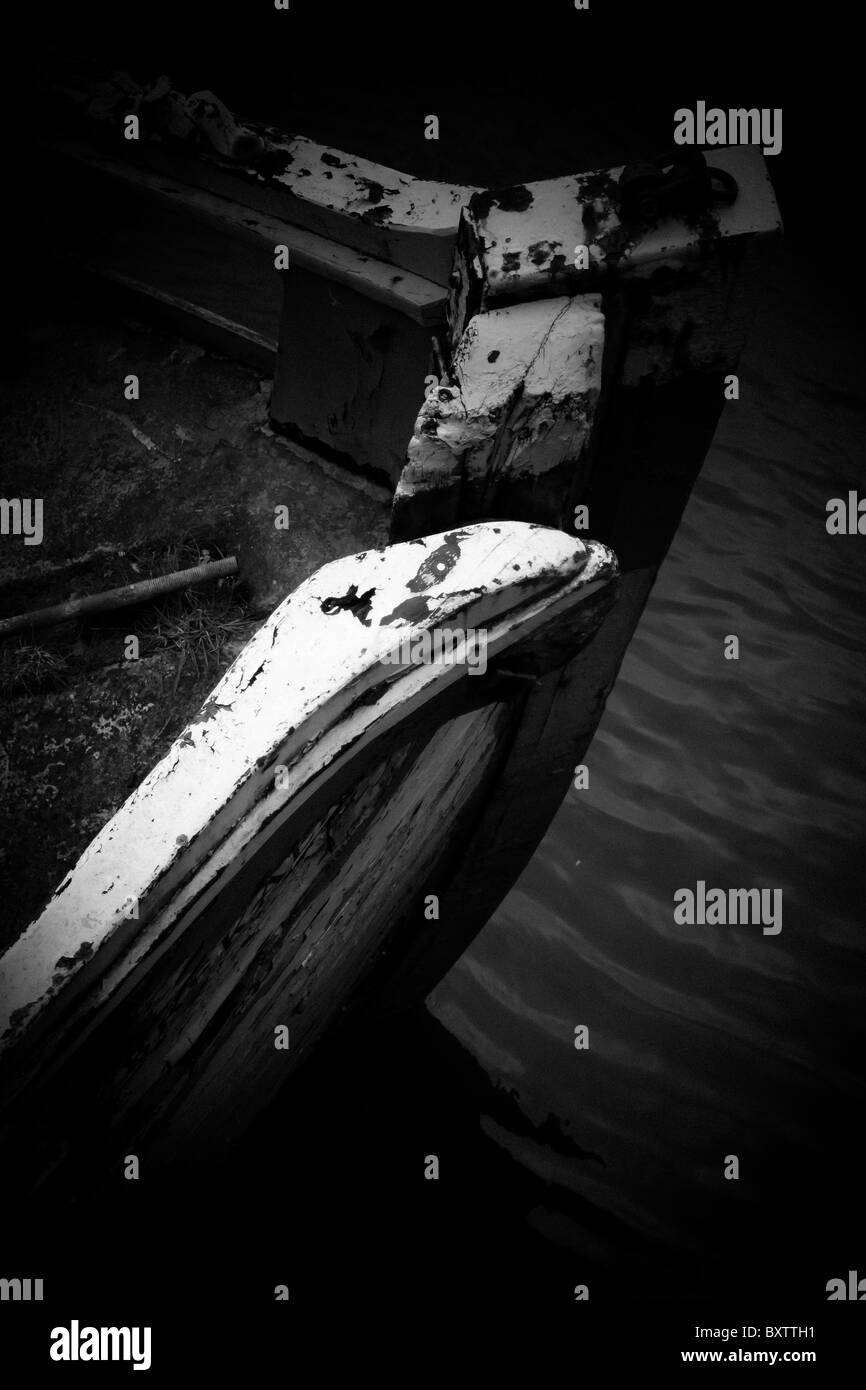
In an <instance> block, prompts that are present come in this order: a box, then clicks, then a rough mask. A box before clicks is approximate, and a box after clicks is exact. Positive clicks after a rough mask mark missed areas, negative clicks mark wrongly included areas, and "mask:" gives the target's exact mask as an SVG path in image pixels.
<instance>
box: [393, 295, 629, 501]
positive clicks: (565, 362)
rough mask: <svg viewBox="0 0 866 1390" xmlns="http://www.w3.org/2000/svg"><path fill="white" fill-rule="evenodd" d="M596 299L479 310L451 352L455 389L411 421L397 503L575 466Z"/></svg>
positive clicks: (591, 375) (596, 369) (598, 317)
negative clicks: (464, 486) (461, 486)
mask: <svg viewBox="0 0 866 1390" xmlns="http://www.w3.org/2000/svg"><path fill="white" fill-rule="evenodd" d="M603 351H604V316H603V314H602V312H601V300H600V297H599V296H598V295H593V294H587V295H578V296H575V297H574V298H573V299H568V298H559V299H539V300H532V301H530V302H529V303H527V304H516V305H512V306H510V307H509V308H505V309H493V310H491V311H490V312H488V313H483V314H476V315H475V317H474V318H473V319H472V320H471V321H470V323H469V325H468V326H467V328H466V331H465V332H464V334H463V336H462V338H461V340H460V343H459V344H458V347H457V350H456V352H455V354H454V361H453V365H452V377H453V380H454V382H455V385H454V386H453V387H450V388H446V389H443V390H440V391H438V392H436V391H434V392H432V393H431V396H430V397H429V398H428V399H427V400H425V402H424V405H423V406H422V408H421V413H420V414H419V416H418V419H417V421H416V424H415V430H414V433H413V436H412V439H411V441H410V444H409V449H408V452H407V462H406V466H405V467H404V469H403V473H402V475H401V478H400V481H399V483H398V486H397V491H396V494H395V506H398V505H400V504H401V503H402V502H404V501H406V500H407V499H408V498H410V497H412V496H414V495H415V494H416V493H418V492H421V491H424V492H426V491H430V490H435V489H436V488H448V487H450V486H454V485H455V484H457V483H458V482H468V483H469V484H470V485H471V484H472V483H473V482H474V483H475V484H477V485H478V486H479V487H480V486H484V485H485V483H486V482H489V483H490V485H491V486H495V485H497V484H498V483H500V482H501V481H502V480H503V479H504V478H507V477H511V478H515V477H518V476H520V475H521V474H524V473H525V474H535V475H537V476H541V475H543V474H544V473H546V472H549V471H550V470H551V469H553V468H555V467H557V466H558V465H559V464H561V463H563V462H565V461H566V460H572V461H573V462H574V463H575V466H577V463H578V460H579V458H580V455H581V452H582V450H583V448H584V445H585V443H586V441H587V439H588V436H589V431H590V428H591V423H592V418H593V412H594V409H595V404H596V402H597V399H598V394H599V390H600V386H601V363H602V354H603Z"/></svg>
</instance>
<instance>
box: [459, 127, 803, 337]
mask: <svg viewBox="0 0 866 1390" xmlns="http://www.w3.org/2000/svg"><path fill="white" fill-rule="evenodd" d="M708 163H709V165H710V166H711V167H717V168H719V169H724V170H725V171H727V172H728V173H729V174H731V175H732V176H733V177H734V178H735V179H736V181H737V184H738V188H739V192H738V196H737V198H736V200H735V201H734V202H733V203H731V204H718V205H716V206H714V207H713V208H712V209H711V211H709V212H708V213H707V214H706V215H705V216H703V217H701V218H700V219H699V220H698V221H697V222H695V223H693V224H692V225H690V224H689V223H688V222H686V221H685V220H684V219H682V218H680V217H663V218H660V219H659V220H658V222H657V223H655V224H654V225H653V226H649V227H642V228H641V229H640V230H638V231H636V232H635V233H634V235H633V237H630V236H629V235H628V233H627V231H626V230H625V229H624V228H623V225H622V223H621V222H620V219H619V217H618V215H617V212H616V209H615V205H614V202H613V200H612V187H613V184H614V183H615V181H616V180H617V179H618V178H619V176H620V174H621V173H622V166H620V167H618V168H615V169H610V170H603V171H595V172H592V173H588V174H574V175H569V176H568V177H567V178H560V179H546V180H543V181H540V182H538V183H528V184H526V185H525V186H523V187H522V188H520V189H519V190H508V193H507V194H503V195H502V201H503V202H505V204H506V206H505V207H502V206H500V204H499V203H498V202H497V201H496V194H495V192H493V193H490V194H481V195H479V198H478V199H477V200H476V201H475V202H474V203H473V204H470V207H469V209H468V210H467V213H466V214H465V218H464V227H463V229H462V232H461V243H462V244H461V257H460V265H459V277H460V278H459V284H458V285H457V286H456V287H455V289H454V291H453V294H452V306H451V319H452V331H453V332H457V333H459V332H460V331H461V330H462V326H463V319H464V317H465V314H466V312H467V308H466V306H467V303H468V302H474V308H475V309H476V310H477V309H478V308H479V307H480V308H485V307H492V306H493V305H494V304H495V303H496V302H497V301H498V300H502V299H512V300H513V299H521V300H522V299H527V298H531V297H534V296H555V295H558V294H562V293H563V292H564V291H565V290H569V291H570V292H571V293H574V292H575V291H578V290H581V289H584V288H589V287H590V286H592V285H593V284H594V283H596V282H597V280H598V276H599V273H600V272H604V271H607V270H608V269H610V268H611V267H615V269H616V271H617V273H618V274H619V275H626V274H628V275H644V276H646V275H651V274H652V273H653V272H654V271H656V270H658V269H659V268H660V266H662V265H669V266H671V267H677V266H682V265H688V264H691V263H692V262H693V261H694V260H695V258H696V257H697V256H699V254H700V253H701V250H702V248H706V247H707V246H708V244H710V243H711V242H713V241H718V240H722V241H725V240H730V239H731V238H735V237H754V236H766V235H773V234H774V233H776V232H778V231H779V230H780V228H781V219H780V216H779V210H778V205H777V203H776V198H775V194H774V193H773V187H772V184H771V183H770V180H769V176H768V174H767V166H766V163H765V161H764V158H763V156H762V155H761V154H760V152H759V151H757V150H755V149H752V148H748V147H736V148H732V149H718V150H712V151H710V152H709V153H708ZM491 199H492V201H491ZM488 203H489V204H490V205H489V208H488V207H487V206H486V205H487V204H488ZM479 205H480V211H479ZM515 205H517V206H520V207H522V210H519V211H518V210H516V207H515ZM578 246H586V247H587V249H588V252H589V258H590V266H589V269H578V268H576V267H575V264H574V261H575V248H576V247H578ZM470 287H474V300H473V290H472V289H471V288H470Z"/></svg>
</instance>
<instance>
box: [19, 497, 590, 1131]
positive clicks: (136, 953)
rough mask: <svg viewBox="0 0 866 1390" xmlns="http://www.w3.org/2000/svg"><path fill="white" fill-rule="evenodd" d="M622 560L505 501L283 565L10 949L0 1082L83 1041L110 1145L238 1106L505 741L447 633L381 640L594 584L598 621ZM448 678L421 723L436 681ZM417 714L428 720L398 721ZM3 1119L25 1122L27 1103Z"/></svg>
mask: <svg viewBox="0 0 866 1390" xmlns="http://www.w3.org/2000/svg"><path fill="white" fill-rule="evenodd" d="M615 575H616V566H615V561H614V559H613V556H612V555H611V553H610V552H609V551H608V550H606V549H605V548H604V547H601V546H594V545H590V546H584V545H583V544H582V543H581V542H580V541H578V540H576V539H574V538H569V537H567V536H565V535H563V534H561V533H558V532H554V531H549V530H545V529H543V528H539V527H536V526H532V525H525V524H518V523H514V524H510V525H507V524H506V525H502V526H499V525H493V524H490V525H481V526H477V527H470V528H466V529H462V530H460V531H458V532H454V533H449V534H447V535H439V536H434V537H428V538H427V539H426V540H425V541H423V542H418V541H416V542H412V543H410V544H407V545H403V546H392V547H389V548H388V549H387V550H385V551H371V552H364V553H362V554H361V555H357V556H350V557H348V558H346V559H343V560H338V561H335V562H333V563H332V564H330V565H327V566H325V567H324V568H323V569H322V570H320V571H318V572H317V574H316V575H314V576H313V577H312V578H311V579H310V580H308V581H306V582H305V583H304V584H303V585H301V587H300V588H299V589H298V590H297V591H296V592H295V594H293V595H291V596H290V597H289V598H288V599H287V600H286V601H285V602H284V603H283V604H282V605H281V606H280V608H278V609H277V610H276V612H275V613H274V614H273V615H272V617H271V619H269V621H268V622H267V623H266V624H265V625H264V627H263V628H262V629H261V630H260V631H259V632H258V633H257V634H256V636H255V637H254V638H253V640H252V641H251V642H250V643H249V644H248V646H247V647H246V648H245V649H244V652H243V653H242V654H241V656H240V657H239V658H238V660H237V661H236V662H235V664H234V666H233V667H232V668H231V669H230V671H229V672H228V673H227V674H226V675H225V676H224V677H223V679H222V680H221V681H220V683H219V684H218V685H217V687H216V688H215V690H214V692H213V694H212V696H211V697H210V699H209V700H208V701H207V702H206V704H205V706H204V707H203V709H202V712H201V714H200V715H199V716H198V718H197V719H195V720H193V721H192V723H191V724H190V725H189V726H188V728H187V729H186V730H185V731H184V733H183V734H182V735H181V736H180V738H179V739H178V740H177V742H176V743H175V744H174V745H173V747H172V749H171V750H170V752H169V753H168V754H167V756H166V757H165V758H164V759H163V761H162V762H161V763H160V764H159V765H158V766H157V767H156V768H154V770H153V772H152V773H151V774H150V775H149V776H148V777H147V778H146V779H145V781H144V782H143V783H142V785H141V786H140V787H139V788H138V789H137V791H136V792H135V793H134V794H133V795H132V796H131V797H130V798H129V800H128V801H127V802H126V803H125V804H124V806H123V807H121V809H120V810H119V811H118V812H117V814H116V815H115V816H114V817H113V819H112V820H111V821H110V822H109V823H108V824H107V825H106V826H105V827H104V828H103V830H102V831H101V832H100V833H99V835H98V836H97V837H96V839H95V840H94V841H93V842H92V844H91V845H90V846H89V847H88V849H87V850H86V851H85V853H84V855H83V856H82V858H81V859H80V860H79V862H78V864H77V865H76V867H75V868H74V869H73V870H72V871H71V873H70V874H69V875H67V877H66V879H65V880H64V881H63V883H62V884H61V885H60V887H59V889H58V890H57V893H56V894H55V896H54V898H53V899H52V900H51V902H50V903H49V904H48V906H47V907H46V909H45V911H44V912H43V913H42V915H41V916H40V918H39V919H38V920H37V921H36V922H35V923H34V924H33V925H32V926H31V927H30V928H29V929H28V931H27V932H26V933H25V934H24V936H23V937H21V938H20V939H19V941H18V942H16V943H15V944H14V945H13V946H12V947H11V948H10V949H9V950H8V951H7V953H6V955H5V957H4V959H3V968H2V991H0V1046H2V1048H3V1059H2V1063H3V1072H4V1081H5V1082H6V1084H7V1087H8V1089H9V1092H10V1094H11V1093H13V1092H14V1093H16V1094H19V1095H21V1096H22V1097H23V1100H22V1104H23V1105H24V1106H25V1109H26V1108H27V1105H28V1104H29V1103H30V1101H33V1102H34V1104H35V1111H36V1113H38V1112H39V1110H40V1109H42V1101H44V1092H43V1090H42V1087H43V1086H44V1085H45V1084H46V1083H48V1081H49V1079H50V1077H51V1075H52V1074H53V1073H52V1068H53V1069H54V1072H56V1074H57V1085H58V1087H59V1088H60V1091H61V1092H62V1091H65V1092H66V1093H67V1094H68V1093H69V1091H70V1075H71V1073H70V1071H69V1066H70V1063H71V1059H72V1058H73V1057H74V1055H75V1054H76V1052H77V1050H78V1049H83V1055H84V1054H86V1059H87V1061H86V1068H87V1070H86V1071H85V1073H84V1075H85V1077H86V1078H87V1080H86V1082H85V1083H84V1084H83V1085H82V1084H81V1082H80V1081H79V1084H78V1085H77V1087H76V1088H75V1091H74V1093H75V1094H77V1095H78V1096H79V1097H80V1096H81V1095H82V1093H83V1091H84V1090H88V1089H89V1090H90V1091H92V1093H93V1094H94V1095H95V1094H96V1093H97V1092H98V1093H99V1096H100V1098H101V1099H100V1104H102V1103H103V1102H104V1103H105V1105H106V1106H107V1112H106V1113H107V1115H108V1116H110V1117H113V1123H114V1124H115V1125H117V1124H118V1123H120V1122H122V1123H121V1124H120V1128H121V1131H122V1134H123V1136H124V1137H123V1142H132V1139H133V1137H134V1136H136V1135H137V1136H139V1137H141V1136H143V1135H145V1134H146V1135H147V1144H148V1150H149V1152H154V1151H156V1150H157V1149H159V1150H161V1152H162V1153H163V1156H164V1157H165V1158H169V1157H171V1156H172V1155H173V1154H174V1153H176V1149H175V1148H174V1145H175V1143H181V1142H182V1143H183V1144H184V1145H188V1146H189V1148H188V1150H187V1151H188V1153H192V1151H193V1149H195V1147H196V1145H197V1144H199V1143H200V1142H205V1141H206V1142H208V1143H213V1142H216V1141H217V1136H224V1135H226V1134H229V1133H231V1132H233V1131H234V1130H235V1129H236V1128H237V1127H238V1126H239V1125H240V1124H242V1123H244V1122H245V1121H246V1119H248V1118H250V1117H251V1116H252V1114H253V1113H254V1112H255V1110H256V1109H257V1108H258V1107H259V1105H260V1104H262V1103H264V1101H265V1100H266V1099H268V1098H270V1096H271V1095H272V1094H273V1090H274V1088H275V1087H276V1085H278V1084H279V1082H280V1080H281V1079H283V1078H284V1076H285V1071H286V1068H285V1066H284V1065H282V1064H283V1063H284V1062H285V1061H286V1060H288V1061H289V1062H290V1064H291V1065H294V1064H295V1063H296V1061H297V1060H298V1059H299V1058H300V1057H301V1056H302V1055H303V1054H304V1052H305V1051H306V1050H308V1049H309V1047H311V1046H312V1045H313V1043H314V1042H315V1040H316V1039H317V1038H318V1037H319V1036H320V1035H321V1034H322V1032H323V1030H324V1029H325V1028H326V1027H327V1026H328V1024H329V1023H330V1022H331V1021H332V1020H333V1018H334V1017H335V1016H336V1014H338V1013H339V1012H340V1010H341V1009H342V1007H343V1006H344V1005H345V1004H346V1003H347V1002H348V999H349V997H350V996H351V994H352V993H353V992H354V990H355V988H356V986H357V984H358V982H359V981H360V979H362V978H363V976H364V975H365V973H366V971H367V970H368V969H370V968H372V966H373V964H374V963H375V960H376V958H377V956H378V955H379V953H380V952H381V950H382V949H385V947H386V946H387V943H388V940H389V936H390V932H391V930H392V928H393V929H396V927H397V926H398V925H399V923H400V921H402V919H403V916H404V912H405V902H406V899H407V897H414V896H415V895H417V893H418V892H420V891H421V890H422V889H423V886H424V882H425V881H426V880H427V879H428V877H429V875H430V874H432V873H433V872H434V868H435V865H436V864H437V863H438V862H439V861H440V859H442V858H443V856H447V855H448V854H449V853H453V850H454V833H455V831H454V827H455V825H458V824H460V825H462V821H460V819H459V818H460V816H461V815H462V814H463V813H464V812H467V813H468V811H469V810H471V814H472V816H473V818H474V817H475V816H477V814H478V811H479V808H480V805H481V803H482V802H483V800H484V798H485V796H486V794H487V789H488V786H489V776H490V775H492V770H493V768H494V765H496V764H497V762H498V760H499V758H500V755H501V753H502V737H501V735H502V734H503V732H504V729H505V724H506V723H507V722H508V716H507V712H506V710H505V709H504V708H503V709H501V710H500V709H499V706H500V705H503V706H504V704H506V703H507V702H506V701H503V698H502V694H501V691H499V693H497V690H498V687H497V684H496V681H495V678H494V683H493V685H491V686H487V687H486V688H485V685H484V682H485V680H486V677H485V676H483V675H481V674H479V676H478V678H477V680H473V678H472V677H471V675H469V674H468V669H467V666H466V665H465V664H464V665H461V664H460V661H459V656H458V662H457V664H454V665H449V664H446V665H444V666H443V665H436V664H429V663H427V664H425V663H423V662H422V663H420V664H415V663H413V664H409V665H406V664H405V663H397V664H396V665H395V664H392V663H391V662H389V660H388V657H389V656H390V655H391V654H392V653H393V652H394V649H395V643H397V642H398V641H399V640H400V639H401V638H403V637H406V638H408V639H410V640H411V641H415V640H416V639H420V638H422V637H423V634H424V633H426V634H427V635H428V639H431V638H432V635H433V634H434V633H435V632H437V631H439V632H441V631H442V629H443V628H444V627H447V628H449V629H453V628H457V629H459V630H460V631H461V632H463V633H465V632H466V631H467V630H469V629H474V630H476V631H477V630H479V629H483V630H484V631H485V632H486V656H487V658H488V659H489V660H490V661H495V660H496V659H497V658H498V657H499V656H500V655H501V654H502V653H504V652H508V651H510V650H511V649H513V648H515V647H516V646H518V645H520V644H522V643H526V642H527V641H535V642H536V643H541V645H542V646H543V644H544V640H545V638H544V634H545V633H546V632H547V630H548V629H550V630H551V631H552V632H553V633H554V634H556V632H557V631H559V630H560V629H561V628H562V627H563V626H565V627H568V626H569V625H570V624H573V623H574V622H575V621H576V618H575V615H576V614H577V613H579V611H581V610H582V609H583V607H584V605H586V604H587V603H590V604H592V605H593V608H592V612H593V614H594V618H593V622H595V621H597V620H598V619H599V617H600V613H599V612H598V610H597V608H596V607H595V605H596V604H598V602H599V600H600V597H601V596H604V597H605V599H606V600H608V599H609V597H610V595H611V594H612V581H613V580H614V578H615ZM587 635H588V633H587V632H584V640H585V638H586V636H587ZM461 650H462V651H463V654H464V655H465V648H458V651H461ZM466 691H468V694H467V695H466V697H465V698H467V699H468V700H469V704H468V705H463V707H462V712H461V709H460V707H459V706H457V707H456V708H455V707H454V706H449V707H448V708H447V714H446V715H444V716H443V714H442V712H441V706H440V707H439V710H440V712H439V713H438V715H436V716H433V724H432V729H437V728H438V730H439V732H438V733H437V734H436V735H435V737H434V738H432V739H431V726H430V724H429V718H430V717H431V712H432V711H434V709H436V708H437V703H436V702H437V701H439V700H441V697H442V696H443V695H447V696H449V697H453V698H457V697H458V696H460V698H461V699H462V698H463V696H462V695H461V692H466ZM413 719H414V720H423V719H427V720H428V724H427V725H426V726H425V727H424V728H423V729H420V730H419V732H418V733H417V736H416V735H415V733H414V732H410V734H409V735H408V736H406V730H407V729H409V730H410V731H411V730H413V729H414V727H415V726H413V724H412V722H411V721H412V720H413ZM503 721H505V723H503ZM401 731H402V733H401ZM371 760H372V762H371ZM419 760H420V761H419ZM371 766H372V767H373V768H378V772H376V773H373V772H371ZM278 770H279V775H277V772H278ZM409 831H411V833H408V832H409ZM458 843H459V844H460V845H461V846H462V845H463V844H464V843H465V836H462V835H461V836H460V838H459V841H458ZM404 875H405V883H404V881H403V879H404ZM404 888H405V895H404ZM132 903H134V904H136V907H137V914H138V915H137V916H131V915H130V904H132ZM287 1021H291V1024H292V1028H293V1030H295V1029H297V1050H295V1048H296V1044H295V1041H294V1038H295V1034H294V1031H293V1044H292V1049H293V1050H292V1054H291V1056H290V1058H289V1059H286V1058H284V1057H281V1056H280V1055H279V1054H277V1056H276V1058H275V1057H274V1046H273V1029H274V1027H275V1026H276V1025H277V1024H278V1023H280V1022H287ZM106 1029H107V1031H106ZM112 1029H113V1030H114V1032H112ZM254 1038H255V1039H258V1043H257V1044H255V1045H251V1040H252V1039H254ZM49 1039H50V1058H51V1061H50V1063H49V1061H48V1058H47V1057H46V1054H45V1047H46V1044H47V1043H48V1041H49ZM118 1039H120V1041H118ZM277 1064H280V1065H277ZM76 1065H78V1064H77V1063H76ZM81 1065H84V1063H83V1062H82V1064H81ZM92 1068H95V1073H94V1072H93V1071H92V1070H91V1069H92ZM97 1079H98V1085H97V1084H96V1082H97ZM40 1097H41V1100H40ZM154 1125H155V1126H156V1132H155V1133H154V1132H152V1131H153V1127H154ZM9 1126H10V1127H9V1128H7V1130H6V1131H5V1138H6V1140H7V1141H9V1139H10V1136H14V1142H15V1143H16V1144H20V1142H21V1136H22V1133H23V1132H24V1131H23V1130H22V1120H21V1116H20V1114H19V1116H18V1117H17V1118H15V1119H12V1118H10V1120H9ZM97 1128H99V1127H98V1126H97ZM25 1129H26V1125H25ZM115 1137H116V1136H115Z"/></svg>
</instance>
